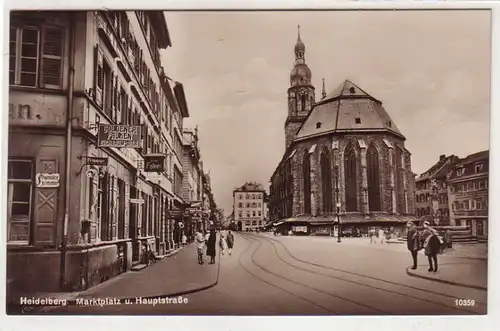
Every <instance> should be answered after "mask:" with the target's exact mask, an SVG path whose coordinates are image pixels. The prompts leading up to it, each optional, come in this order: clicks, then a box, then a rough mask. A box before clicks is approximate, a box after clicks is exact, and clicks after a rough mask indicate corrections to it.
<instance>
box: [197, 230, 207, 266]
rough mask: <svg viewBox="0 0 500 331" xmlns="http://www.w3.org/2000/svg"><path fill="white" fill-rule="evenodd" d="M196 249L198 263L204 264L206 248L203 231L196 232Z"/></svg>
mask: <svg viewBox="0 0 500 331" xmlns="http://www.w3.org/2000/svg"><path fill="white" fill-rule="evenodd" d="M195 237H196V239H195V240H196V250H197V253H198V263H199V264H203V263H204V262H203V250H204V248H205V237H204V236H203V234H202V233H201V232H196V234H195Z"/></svg>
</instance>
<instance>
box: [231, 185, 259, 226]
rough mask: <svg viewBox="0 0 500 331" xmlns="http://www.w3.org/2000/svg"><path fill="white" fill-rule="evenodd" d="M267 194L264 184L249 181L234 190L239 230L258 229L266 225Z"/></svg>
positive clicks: (234, 209) (234, 203) (234, 208)
mask: <svg viewBox="0 0 500 331" xmlns="http://www.w3.org/2000/svg"><path fill="white" fill-rule="evenodd" d="M265 194H266V191H265V190H264V188H263V187H262V185H260V184H257V183H253V182H247V183H245V184H244V185H243V186H241V187H238V188H237V189H235V190H234V191H233V214H234V220H235V223H236V227H237V229H238V230H240V231H247V230H250V229H251V230H256V229H257V228H259V227H262V226H264V224H265V203H264V199H265Z"/></svg>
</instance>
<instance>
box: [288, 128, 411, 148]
mask: <svg viewBox="0 0 500 331" xmlns="http://www.w3.org/2000/svg"><path fill="white" fill-rule="evenodd" d="M349 132H356V133H373V132H379V133H381V132H384V133H390V134H393V135H395V136H397V137H399V138H402V139H403V140H404V141H405V140H406V137H405V136H403V135H402V134H399V133H397V132H394V131H391V130H387V129H358V128H355V129H333V130H328V131H324V132H320V133H315V134H312V135H308V136H304V137H300V138H296V139H294V140H293V141H294V142H299V141H300V142H302V141H304V140H308V139H312V138H317V137H321V136H325V135H329V134H335V133H349ZM405 149H406V148H405Z"/></svg>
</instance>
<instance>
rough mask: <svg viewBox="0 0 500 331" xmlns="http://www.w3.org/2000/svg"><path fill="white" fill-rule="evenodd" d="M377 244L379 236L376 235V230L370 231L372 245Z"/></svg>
mask: <svg viewBox="0 0 500 331" xmlns="http://www.w3.org/2000/svg"><path fill="white" fill-rule="evenodd" d="M376 243H377V236H376V234H375V228H371V229H370V244H376Z"/></svg>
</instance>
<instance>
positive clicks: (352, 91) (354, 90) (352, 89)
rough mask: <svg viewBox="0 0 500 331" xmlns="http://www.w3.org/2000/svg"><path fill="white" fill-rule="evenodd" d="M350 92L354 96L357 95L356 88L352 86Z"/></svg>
mask: <svg viewBox="0 0 500 331" xmlns="http://www.w3.org/2000/svg"><path fill="white" fill-rule="evenodd" d="M349 92H350V93H351V94H354V93H356V89H355V88H354V87H352V86H351V87H350V88H349Z"/></svg>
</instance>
